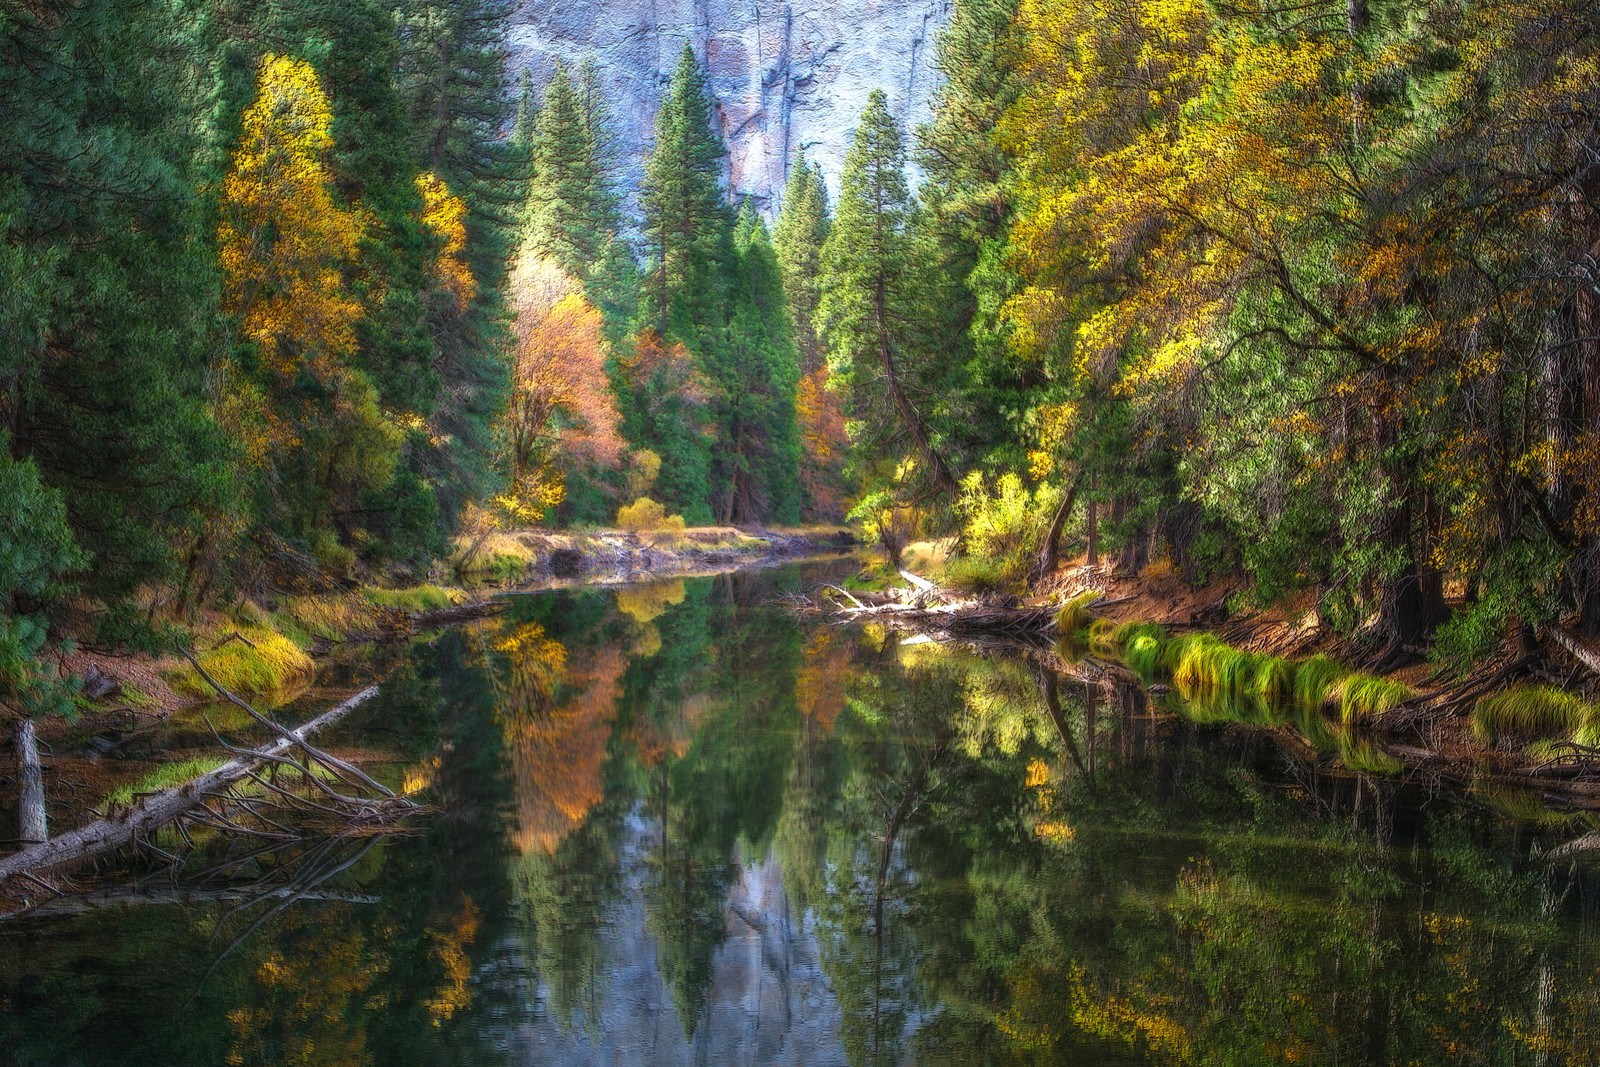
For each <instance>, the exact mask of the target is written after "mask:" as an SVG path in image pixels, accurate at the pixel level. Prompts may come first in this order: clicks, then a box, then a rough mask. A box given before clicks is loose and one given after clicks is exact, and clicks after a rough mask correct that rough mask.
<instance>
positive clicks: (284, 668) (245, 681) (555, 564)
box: [0, 527, 856, 839]
mask: <svg viewBox="0 0 1600 1067" xmlns="http://www.w3.org/2000/svg"><path fill="white" fill-rule="evenodd" d="M855 544H856V540H855V537H854V535H853V533H852V532H851V531H850V530H848V529H846V528H842V527H822V528H798V529H783V530H770V531H769V530H760V531H750V530H739V529H735V528H732V527H714V528H701V529H693V528H691V529H687V530H683V531H675V532H661V533H653V532H633V531H619V530H593V531H575V532H558V531H545V530H529V531H516V532H508V533H501V534H497V535H496V536H495V538H494V539H493V540H492V541H489V542H487V544H486V546H485V548H486V549H487V551H486V552H484V554H483V557H482V560H483V561H485V562H487V564H488V565H487V566H481V565H480V566H465V567H463V566H460V564H461V562H462V560H461V559H460V553H459V550H458V556H457V558H455V559H453V560H450V561H446V562H444V563H441V564H440V565H439V566H437V567H436V568H434V571H433V572H432V573H431V574H430V575H429V576H428V577H429V578H430V579H432V580H431V581H429V582H426V583H422V584H414V585H398V586H380V585H376V584H354V583H347V585H346V587H345V588H334V589H329V590H326V591H322V592H310V593H301V594H294V595H288V594H280V595H275V596H261V597H259V598H241V599H240V600H239V601H238V602H237V603H235V604H233V605H232V606H230V607H228V608H227V609H225V610H219V609H212V610H208V611H205V612H202V613H201V614H200V615H199V616H198V618H197V619H196V620H194V622H193V623H192V624H191V626H190V628H191V630H192V633H193V648H194V649H195V651H196V653H197V658H198V660H199V662H200V664H201V665H202V666H203V667H204V668H205V670H206V672H207V673H208V674H210V675H212V676H213V677H214V678H216V679H217V680H218V681H219V682H220V683H221V684H223V685H224V686H226V687H227V688H228V689H229V690H230V691H232V692H234V693H236V694H237V695H239V696H243V697H245V698H247V699H249V700H250V701H252V702H253V703H255V704H256V705H257V706H259V707H262V708H276V707H280V706H282V705H285V704H288V703H290V702H292V701H294V700H296V699H297V698H299V697H301V696H303V695H305V694H306V693H307V692H308V691H309V690H310V689H311V688H312V687H313V686H314V685H315V684H316V681H317V677H318V673H319V670H320V669H321V668H322V667H323V666H324V665H325V664H327V663H329V662H330V661H331V660H332V659H333V658H334V657H335V656H336V655H338V654H339V653H340V651H341V650H342V649H346V648H349V647H351V646H352V645H354V644H358V643H361V642H370V641H375V640H388V639H394V638H403V637H406V636H409V635H410V634H413V633H417V632H421V631H425V630H428V629H430V628H434V627H438V626H444V625H449V624H451V623H454V622H459V621H463V620H466V619H470V618H473V617H478V616H484V615H489V614H493V613H494V612H495V611H496V610H497V609H498V606H499V604H500V602H503V601H504V599H505V598H507V597H508V596H512V595H516V594H520V593H527V592H537V591H543V590H548V589H559V588H567V587H573V586H591V585H592V586H615V585H625V584H631V583H637V582H648V581H652V580H655V579H673V578H686V577H693V576H700V575H707V574H718V573H724V572H727V571H730V570H738V569H744V568H748V567H757V566H764V565H776V564H781V563H785V562H790V561H794V560H798V559H803V558H806V557H808V556H816V555H825V554H830V553H838V552H845V551H849V550H852V549H853V548H854V547H855ZM53 659H54V660H55V662H56V664H57V665H58V668H59V669H60V670H61V671H62V673H64V674H68V675H74V676H76V677H79V678H82V679H83V680H84V687H83V693H82V695H81V696H80V698H79V701H78V709H77V714H76V715H74V716H73V717H71V718H60V717H55V718H48V719H45V720H43V721H41V722H40V724H39V728H38V738H39V743H40V746H41V748H42V750H43V752H44V758H43V762H44V769H45V779H46V796H47V799H48V803H49V813H50V820H51V831H52V833H59V832H61V831H62V830H65V829H69V828H72V827H74V826H76V825H80V824H82V823H83V822H85V821H87V820H88V819H90V818H92V817H93V814H94V812H95V811H97V810H101V809H103V807H104V805H105V802H106V799H107V798H108V797H111V796H113V795H125V796H129V797H131V796H134V795H138V794H140V793H143V792H148V791H149V790H151V789H153V788H159V787H161V786H163V785H167V784H172V783H171V782H170V781H169V780H168V779H171V778H172V771H173V768H175V767H187V768H189V769H190V770H194V769H195V768H196V767H199V766H200V765H201V764H204V763H207V761H211V762H220V760H221V758H223V757H225V755H226V753H224V752H223V751H222V750H221V749H220V748H218V747H217V746H216V745H215V743H214V738H212V737H211V736H210V734H209V731H208V729H207V728H206V727H205V724H204V719H203V718H202V711H207V710H212V709H215V705H216V702H217V700H218V696H217V694H216V693H215V692H214V691H213V690H212V689H211V687H210V686H209V684H207V683H206V682H205V681H204V680H203V679H202V678H201V677H200V676H199V675H198V673H196V671H195V670H194V668H193V667H192V666H191V665H190V664H189V663H188V662H187V661H186V660H185V659H183V658H182V657H181V656H178V655H175V654H174V655H165V656H155V655H147V654H131V655H124V654H109V653H104V652H97V651H91V650H88V649H83V648H75V649H70V650H58V651H57V652H56V653H55V655H54V656H53ZM223 712H224V714H223V717H222V718H218V717H217V716H216V715H215V714H213V715H212V719H213V720H214V721H217V722H219V723H220V722H224V721H227V720H228V716H227V714H226V709H223ZM191 720H192V721H191ZM175 724H176V727H177V728H175ZM184 724H187V726H185V725H184ZM190 727H192V728H190ZM130 752H136V753H137V758H131V759H130V758H128V757H129V754H130ZM339 754H340V755H341V756H344V757H347V758H349V759H351V760H352V761H354V762H360V761H361V760H362V759H364V758H365V757H366V756H367V755H370V754H364V753H358V752H340V753H339ZM8 757H9V754H8ZM14 766H15V764H14V763H13V761H12V760H11V759H10V758H7V759H6V760H5V761H4V763H3V764H0V818H4V819H5V822H4V823H3V824H0V825H3V826H4V828H5V829H6V830H9V829H10V828H11V827H12V826H13V825H14V819H13V818H12V817H11V811H12V808H13V805H14V797H13V796H12V791H13V788H14V783H13V782H12V774H11V773H10V771H11V769H12V767H14ZM8 837H9V833H0V839H5V838H8Z"/></svg>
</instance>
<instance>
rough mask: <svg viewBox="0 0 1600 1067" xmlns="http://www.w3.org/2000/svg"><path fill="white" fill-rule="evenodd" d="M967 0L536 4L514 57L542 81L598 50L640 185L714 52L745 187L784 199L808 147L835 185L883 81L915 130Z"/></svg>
mask: <svg viewBox="0 0 1600 1067" xmlns="http://www.w3.org/2000/svg"><path fill="white" fill-rule="evenodd" d="M952 3H953V0H558V2H551V0H531V2H529V3H528V4H526V5H525V6H524V7H523V8H522V9H521V10H520V11H519V12H518V13H517V15H516V16H515V18H514V20H513V25H512V28H511V33H510V38H511V44H512V48H513V51H514V59H513V63H514V65H515V66H516V67H518V68H519V69H520V70H523V71H526V72H527V74H528V76H529V77H530V78H531V79H532V81H533V82H534V84H535V85H542V84H543V83H544V81H545V80H546V79H547V78H548V77H549V73H550V71H551V69H552V68H553V67H554V65H555V62H556V61H557V60H558V59H565V60H566V61H568V62H569V63H572V64H575V63H576V62H577V61H578V60H579V59H581V58H582V57H583V56H584V55H586V54H590V53H592V54H593V55H594V57H595V59H596V60H597V62H598V64H599V67H600V71H601V74H602V77H603V79H604V82H605V84H606V87H607V89H608V91H609V93H610V96H611V105H612V108H613V110H614V112H615V114H616V118H617V130H616V134H617V136H616V138H615V144H614V145H613V148H614V154H615V157H616V162H617V163H618V165H619V170H620V172H621V177H622V180H623V181H624V182H625V183H626V184H627V185H629V186H630V187H637V184H638V181H639V178H640V177H641V176H642V173H643V166H644V158H645V155H646V153H647V151H648V148H649V144H650V142H651V140H652V138H653V134H654V123H655V113H656V108H657V107H658V106H659V105H660V103H661V96H662V93H663V91H664V89H665V88H666V83H667V77H668V75H669V74H670V73H671V71H672V69H673V67H674V66H676V64H677V61H678V56H679V54H680V53H681V52H682V50H683V45H684V42H685V41H688V42H689V43H691V44H692V45H693V46H694V49H695V51H696V53H697V54H699V55H701V56H703V57H705V59H706V61H707V68H708V71H709V73H710V78H711V88H712V92H713V94H714V95H715V97H716V102H717V107H718V112H719V117H720V119H721V121H722V126H723V132H724V134H725V135H726V137H727V140H728V149H729V168H730V174H729V181H730V185H731V187H732V188H733V189H734V191H735V192H736V193H739V194H743V195H748V196H751V197H753V198H755V200H756V202H757V203H758V204H760V205H761V206H762V207H763V208H764V209H766V210H768V211H771V210H775V209H776V207H777V201H778V197H779V194H780V193H781V192H782V189H783V183H784V180H785V177H786V175H787V173H788V168H789V163H790V161H791V160H792V159H794V157H795V156H796V155H797V154H798V153H799V151H800V149H801V148H802V147H804V148H805V150H806V152H807V154H808V155H809V156H810V157H811V158H813V159H816V160H817V161H818V162H820V163H821V164H822V166H823V169H824V170H825V171H826V172H827V174H828V175H829V179H830V183H831V184H832V185H833V188H834V189H837V188H838V185H837V180H838V175H839V171H840V168H841V166H842V165H843V162H844V155H845V152H846V151H847V150H848V148H849V144H850V137H851V134H852V133H853V131H854V129H855V124H856V120H857V118H858V117H859V116H860V114H861V109H862V108H863V107H864V106H865V105H866V101H867V95H868V94H869V93H870V92H871V91H872V90H873V89H875V88H882V89H883V90H884V91H885V92H886V93H888V95H889V102H890V106H891V107H892V108H893V110H894V112H895V114H896V116H897V117H898V118H899V119H900V120H901V122H902V124H903V125H904V126H905V127H906V129H907V130H908V131H909V130H911V129H912V128H914V127H915V126H916V125H917V124H918V123H920V122H923V121H926V119H927V117H928V115H929V113H930V111H931V107H932V100H933V94H934V90H935V88H936V87H937V83H938V79H937V72H936V71H935V69H934V46H935V39H936V37H937V34H938V32H939V30H940V29H942V28H943V26H944V25H945V23H946V22H947V21H948V20H949V17H950V9H951V5H952Z"/></svg>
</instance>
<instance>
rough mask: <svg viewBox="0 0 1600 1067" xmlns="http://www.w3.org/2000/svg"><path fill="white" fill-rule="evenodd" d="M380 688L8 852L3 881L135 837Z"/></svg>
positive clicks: (0, 866)
mask: <svg viewBox="0 0 1600 1067" xmlns="http://www.w3.org/2000/svg"><path fill="white" fill-rule="evenodd" d="M377 694H378V687H377V686H372V687H370V688H368V689H363V690H362V691H361V692H359V693H357V694H356V695H355V696H353V697H351V698H350V699H348V700H346V701H344V702H343V703H341V704H339V705H338V706H337V707H334V708H332V709H330V710H328V711H326V712H323V713H322V714H321V715H319V716H317V717H316V718H315V719H312V720H311V721H310V722H308V723H306V724H305V725H304V726H301V727H300V728H299V729H296V730H286V731H284V733H283V734H282V735H280V736H279V737H278V739H277V740H275V741H272V742H269V743H268V744H265V745H263V746H261V747H260V748H257V749H252V750H250V751H248V752H246V753H244V754H242V755H240V756H237V757H235V758H234V759H231V760H229V761H228V762H227V763H224V764H223V765H222V766H221V767H218V768H217V769H216V770H214V771H211V772H209V773H208V774H203V775H201V776H200V777H198V778H193V779H190V780H189V781H187V782H185V783H183V784H182V785H178V786H174V787H173V788H171V789H167V790H165V791H163V792H160V793H156V794H154V795H153V796H151V797H148V798H147V799H145V800H143V801H141V802H140V803H138V804H136V805H134V806H133V807H132V808H130V809H128V810H126V811H119V812H115V813H113V814H111V815H109V816H107V817H106V818H104V819H100V820H97V821H95V822H92V823H90V824H89V825H88V826H84V827H80V828H79V829H77V830H73V831H70V832H69V833H65V834H62V835H61V836H60V837H57V838H55V839H54V840H52V841H47V842H45V843H44V844H39V845H33V846H31V847H29V848H25V849H23V850H22V851H21V852H17V853H15V854H14V855H11V856H7V857H6V858H5V859H3V860H0V885H3V884H4V883H5V882H6V881H7V880H9V879H10V878H11V877H12V876H13V875H18V874H24V875H31V874H36V873H38V872H41V871H48V870H51V869H54V868H56V867H60V866H62V865H64V864H67V863H72V862H75V861H77V860H82V859H87V858H89V857H91V856H98V855H101V854H102V853H106V852H110V851H112V850H113V849H117V848H121V847H123V846H124V845H128V844H131V843H133V842H134V840H135V839H136V838H138V837H141V836H143V835H145V834H148V833H150V832H152V831H154V830H156V829H159V828H160V827H162V826H164V825H166V824H167V823H169V822H172V821H173V820H174V819H177V818H178V817H179V816H181V815H183V814H185V813H186V812H189V811H191V810H193V809H194V808H196V807H197V806H199V805H200V804H202V803H204V801H205V800H206V799H207V797H208V796H209V795H211V794H213V793H216V792H218V791H220V790H222V789H224V788H226V787H227V786H229V785H232V784H233V783H235V782H238V781H240V780H242V779H244V778H246V777H247V776H248V775H249V774H250V773H251V772H252V771H254V770H256V769H257V768H259V767H261V766H262V765H263V764H265V763H268V762H271V761H272V760H275V759H279V758H281V757H283V755H284V754H285V753H287V752H290V751H292V750H294V749H296V748H300V747H302V746H303V745H304V744H305V742H306V739H307V738H308V737H311V736H312V735H313V734H315V733H317V732H318V731H319V730H324V729H326V728H328V727H329V726H332V725H333V724H334V723H336V722H338V721H339V720H341V719H343V718H344V717H345V716H347V715H349V714H350V713H351V712H352V711H354V710H355V709H356V708H358V707H360V706H361V705H362V704H365V703H366V702H367V701H369V700H371V699H372V698H373V697H374V696H377Z"/></svg>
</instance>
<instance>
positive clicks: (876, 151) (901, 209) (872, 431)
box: [820, 90, 958, 501]
mask: <svg viewBox="0 0 1600 1067" xmlns="http://www.w3.org/2000/svg"><path fill="white" fill-rule="evenodd" d="M911 219H912V204H911V192H910V188H909V186H908V184H907V181H906V173H905V144H904V142H903V140H902V138H901V135H900V127H899V124H898V123H896V122H895V119H894V116H893V115H892V114H890V112H889V101H888V98H887V97H886V96H885V95H884V93H883V92H882V90H874V91H873V93H872V95H871V97H870V98H869V99H868V102H867V107H866V110H865V111H864V112H863V113H862V115H861V124H860V126H858V127H857V129H856V135H855V141H854V143H853V144H852V145H851V147H850V152H849V154H848V155H847V156H846V157H845V166H844V175H843V178H842V180H841V188H840V195H839V210H838V214H837V215H836V216H835V217H834V220H833V228H832V230H831V231H830V232H829V234H828V241H827V244H826V245H825V246H824V247H823V254H822V267H823V295H822V302H821V307H820V313H821V316H822V320H823V336H824V337H825V339H826V340H827V343H828V353H829V355H828V361H829V366H830V368H831V369H832V371H833V373H834V375H835V376H836V378H837V379H838V383H839V386H840V387H841V388H843V389H844V390H845V391H846V395H847V397H848V398H849V413H850V416H851V418H852V420H853V422H854V426H855V430H854V431H853V436H854V439H855V443H856V444H857V446H858V447H862V448H865V449H866V450H867V451H868V452H869V453H871V454H873V455H875V456H877V457H878V458H879V459H881V460H883V461H885V462H888V463H889V464H890V465H891V466H893V465H894V464H893V456H894V455H895V454H896V452H897V451H904V452H908V453H909V454H910V455H911V456H912V457H914V458H915V459H916V461H917V463H918V466H919V470H920V472H921V475H922V477H923V479H924V480H925V481H926V483H927V484H928V485H929V486H930V487H931V488H932V489H933V490H934V492H935V493H936V494H938V495H939V496H941V497H943V498H944V499H945V500H946V501H953V500H954V498H955V496H956V494H957V492H958V487H957V485H956V479H955V475H954V474H953V473H952V471H951V469H950V466H949V464H948V462H947V461H946V459H945V457H944V455H943V451H942V446H941V444H940V443H939V442H938V441H937V440H936V439H935V436H934V431H933V428H932V426H931V425H930V420H929V419H928V417H927V415H926V414H925V402H926V401H927V399H928V397H927V395H926V393H925V392H924V391H923V390H922V389H920V388H919V376H920V372H921V371H922V370H923V369H924V368H923V363H924V362H925V358H924V357H925V355H926V354H925V353H921V352H918V351H917V347H916V346H917V341H918V339H919V337H918V331H919V329H920V326H919V323H920V321H921V319H922V317H923V315H924V314H925V313H926V311H927V308H926V306H925V305H923V304H921V303H920V302H919V282H920V281H921V279H919V277H918V275H919V268H918V263H917V257H918V256H919V255H920V254H921V253H922V252H923V249H922V248H921V245H920V242H918V241H915V240H913V238H912V235H911V234H910V233H908V226H909V224H910V222H911ZM902 436H904V437H906V438H909V441H908V442H906V443H907V444H909V448H905V447H904V445H902V444H901V443H900V438H901V437H902Z"/></svg>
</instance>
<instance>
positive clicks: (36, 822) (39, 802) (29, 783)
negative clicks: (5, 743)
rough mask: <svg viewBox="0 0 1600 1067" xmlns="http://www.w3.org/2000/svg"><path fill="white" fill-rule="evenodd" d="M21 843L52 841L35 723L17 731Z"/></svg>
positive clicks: (24, 721)
mask: <svg viewBox="0 0 1600 1067" xmlns="http://www.w3.org/2000/svg"><path fill="white" fill-rule="evenodd" d="M17 785H18V799H17V840H18V841H19V842H21V843H22V844H24V845H35V844H38V843H40V842H42V841H48V840H49V839H50V830H49V823H48V821H47V820H46V818H45V808H44V770H43V768H41V767H40V766H39V744H38V741H37V740H36V739H35V738H34V735H33V720H32V719H23V720H22V724H21V725H20V726H18V727H17Z"/></svg>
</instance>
